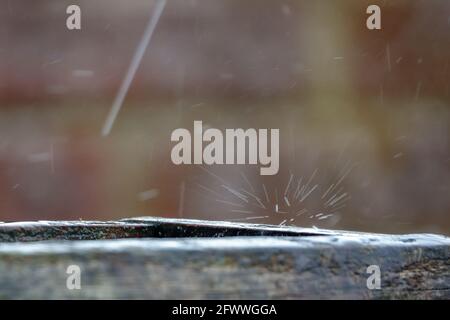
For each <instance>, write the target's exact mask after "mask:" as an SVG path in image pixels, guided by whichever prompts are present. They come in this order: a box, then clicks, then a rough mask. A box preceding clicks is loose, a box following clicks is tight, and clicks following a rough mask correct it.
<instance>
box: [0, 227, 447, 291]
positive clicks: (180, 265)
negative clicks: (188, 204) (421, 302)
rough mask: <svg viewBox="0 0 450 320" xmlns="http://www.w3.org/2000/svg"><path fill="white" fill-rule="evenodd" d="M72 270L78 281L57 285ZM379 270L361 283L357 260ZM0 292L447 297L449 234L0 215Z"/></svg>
mask: <svg viewBox="0 0 450 320" xmlns="http://www.w3.org/2000/svg"><path fill="white" fill-rule="evenodd" d="M70 265H78V266H79V267H80V269H81V290H69V289H68V288H67V286H66V281H67V277H68V274H67V273H66V271H67V268H68V266H70ZM370 265H377V266H379V267H380V270H381V289H380V290H370V289H368V287H367V278H368V277H369V276H370V274H368V273H367V272H366V271H367V267H368V266H370ZM0 298H7V299H11V298H32V299H34V298H40V299H41V298H44V299H46V298H50V299H60V298H67V299H72V298H73V299H79V298H125V299H134V298H140V299H142V298H147V299H166V298H169V299H211V298H225V299H280V298H282V299H284V298H290V299H312V298H325V299H335V298H349V299H360V298H367V299H392V298H401V299H436V298H441V299H449V298H450V239H449V238H447V237H444V236H439V235H431V234H417V235H380V234H368V233H357V232H347V231H332V230H318V229H304V228H296V227H279V226H265V225H255V224H243V223H231V222H208V221H199V220H178V219H158V218H136V219H126V220H121V221H113V222H88V221H75V222H29V223H13V224H8V223H4V224H0Z"/></svg>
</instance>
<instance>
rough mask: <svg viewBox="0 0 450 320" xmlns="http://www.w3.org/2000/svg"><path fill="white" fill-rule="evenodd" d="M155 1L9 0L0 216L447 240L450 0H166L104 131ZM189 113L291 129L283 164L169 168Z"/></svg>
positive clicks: (4, 1) (2, 25)
mask: <svg viewBox="0 0 450 320" xmlns="http://www.w3.org/2000/svg"><path fill="white" fill-rule="evenodd" d="M70 4H78V5H79V6H80V7H81V10H82V30H80V31H69V30H67V28H66V18H67V15H66V8H67V6H68V5H70ZM369 4H378V5H379V6H380V7H381V10H382V30H375V31H369V30H367V29H366V19H367V17H368V15H367V14H366V8H367V6H368V5H369ZM154 7H155V2H154V1H144V0H128V1H120V0H95V1H87V0H85V1H65V0H60V1H56V0H52V1H50V0H40V1H26V0H14V1H8V0H0V220H2V221H15V220H36V219H41V220H42V219H98V220H106V219H117V218H123V217H129V216H145V215H152V216H165V217H184V218H201V219H213V220H235V221H248V222H255V223H276V224H280V223H281V224H293V225H299V226H306V227H309V226H317V227H325V228H338V229H351V230H361V231H374V232H389V233H404V232H437V233H444V234H450V170H449V169H450V145H449V137H450V129H449V124H450V95H449V89H450V87H449V85H450V70H449V67H450V66H449V62H450V37H449V35H450V2H449V1H447V0H428V1H421V0H404V1H403V0H386V1H364V0H362V1H361V0H353V1H350V0H340V1H334V0H319V1H308V0H298V1H294V0H292V1H275V0H270V1H269V0H266V1H262V0H248V1H240V0H168V1H167V6H166V8H165V10H164V12H163V14H162V17H161V19H160V21H159V23H158V25H157V28H156V30H155V33H154V36H153V38H152V40H151V43H150V45H149V47H148V48H147V50H146V53H145V56H144V58H143V61H142V63H141V65H140V67H139V70H138V72H137V74H136V77H135V79H134V81H133V83H132V86H131V88H130V91H129V93H128V95H127V97H126V99H125V102H124V104H123V106H122V110H121V111H120V113H119V116H118V117H117V119H116V122H115V124H114V127H113V129H112V132H111V133H110V135H108V136H107V137H102V135H101V129H102V127H103V124H104V122H105V119H106V117H107V115H108V112H109V110H110V108H111V105H112V103H113V100H114V97H115V95H116V93H117V90H118V89H119V87H120V84H121V82H122V80H123V78H124V76H125V73H126V71H127V69H128V66H129V64H130V61H131V59H132V57H133V54H134V52H135V50H136V47H137V45H138V43H139V41H140V39H141V37H142V34H143V31H144V29H145V26H146V25H147V22H148V19H149V17H150V15H151V13H152V10H153V9H154ZM194 120H203V122H204V124H205V125H208V126H210V127H216V128H222V129H223V128H240V127H241V128H280V134H281V150H280V151H281V158H280V172H279V174H278V175H276V176H260V175H259V167H256V166H219V167H214V166H213V167H200V166H181V167H177V166H174V165H172V164H171V161H170V150H171V147H172V146H173V144H172V143H171V142H170V134H171V132H172V131H173V130H174V129H176V128H181V127H184V128H188V129H189V130H192V126H193V121H194ZM230 190H234V191H235V192H230ZM236 193H237V194H238V195H241V196H236Z"/></svg>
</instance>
